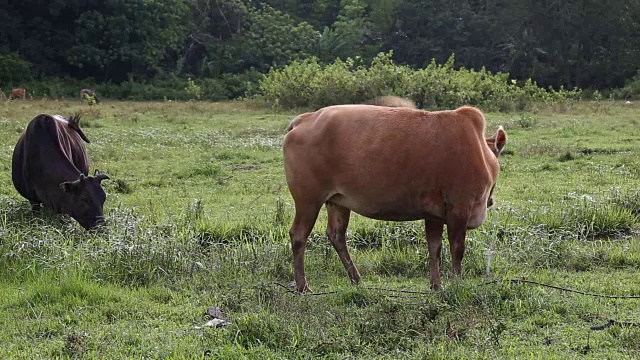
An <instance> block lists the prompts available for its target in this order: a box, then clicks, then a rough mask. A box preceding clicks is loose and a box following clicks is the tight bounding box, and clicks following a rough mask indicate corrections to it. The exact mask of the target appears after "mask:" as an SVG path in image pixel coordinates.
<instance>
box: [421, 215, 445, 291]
mask: <svg viewBox="0 0 640 360" xmlns="http://www.w3.org/2000/svg"><path fill="white" fill-rule="evenodd" d="M443 228H444V224H443V223H442V222H439V221H431V220H425V221H424V229H425V235H426V237H427V244H428V246H429V278H430V280H431V288H432V289H433V290H440V289H442V283H441V281H440V253H441V251H442V229H443Z"/></svg>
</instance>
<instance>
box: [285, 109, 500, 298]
mask: <svg viewBox="0 0 640 360" xmlns="http://www.w3.org/2000/svg"><path fill="white" fill-rule="evenodd" d="M484 131H485V119H484V116H483V114H482V113H481V112H480V110H478V109H476V108H472V107H461V108H459V109H457V110H450V111H436V112H427V111H422V110H415V109H408V108H391V107H383V106H372V105H338V106H330V107H326V108H323V109H320V110H318V111H316V112H311V113H306V114H302V115H299V116H297V117H296V118H295V119H293V121H292V122H291V124H290V125H289V128H288V133H287V135H286V136H285V138H284V145H283V152H284V167H285V173H286V178H287V184H288V185H289V190H290V192H291V195H292V196H293V200H294V202H295V209H296V214H295V218H294V220H293V225H292V226H291V230H290V235H291V247H292V250H293V257H294V275H295V282H296V290H298V291H300V292H302V291H309V290H310V289H309V286H308V283H307V279H306V277H305V272H304V249H305V245H306V242H307V237H308V236H309V233H310V232H311V230H312V229H313V226H314V224H315V222H316V219H317V216H318V212H319V211H320V208H321V207H322V204H324V203H326V204H327V212H328V220H329V223H328V227H327V235H328V236H329V239H330V240H331V242H332V243H333V246H334V247H335V249H336V251H337V252H338V255H339V256H340V260H341V261H342V263H343V265H344V267H345V268H346V270H347V272H348V274H349V277H350V278H351V280H352V282H353V283H358V282H359V281H360V273H359V272H358V270H357V268H356V266H355V265H354V263H353V262H352V261H351V258H350V256H349V251H348V249H347V245H346V241H345V234H346V230H347V225H348V224H349V217H350V213H351V211H355V212H356V213H358V214H361V215H363V216H366V217H369V218H373V219H378V220H389V221H410V220H421V219H424V221H425V230H426V236H427V242H428V245H429V267H430V278H431V287H432V288H433V289H440V288H441V281H440V269H439V262H440V250H441V247H442V233H443V228H444V225H445V224H446V225H447V232H448V237H449V245H450V248H451V254H452V259H453V271H454V273H455V274H460V271H461V263H462V256H463V254H464V247H465V236H466V232H467V229H471V228H475V227H478V226H480V225H481V224H482V223H483V222H484V220H485V217H486V214H487V207H488V206H490V205H491V204H492V203H493V199H492V195H493V194H492V193H493V188H494V186H495V183H496V179H497V177H498V173H499V171H500V165H499V163H498V155H499V154H500V152H501V151H502V149H503V147H504V145H505V143H506V133H505V132H504V130H503V129H502V127H500V128H498V131H497V133H496V134H495V135H494V136H493V137H491V138H489V139H486V140H485V138H484Z"/></svg>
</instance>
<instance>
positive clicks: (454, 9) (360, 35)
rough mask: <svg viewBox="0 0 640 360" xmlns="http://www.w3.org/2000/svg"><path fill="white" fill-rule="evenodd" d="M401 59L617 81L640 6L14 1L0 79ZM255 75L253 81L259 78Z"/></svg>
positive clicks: (507, 0)
mask: <svg viewBox="0 0 640 360" xmlns="http://www.w3.org/2000/svg"><path fill="white" fill-rule="evenodd" d="M389 51H392V52H393V59H394V61H395V62H396V63H398V64H401V65H408V66H411V67H413V68H416V69H419V68H424V67H426V66H428V65H429V64H430V63H431V60H432V59H435V60H436V62H438V63H444V62H446V61H447V59H449V58H450V56H451V55H452V54H455V64H454V66H455V67H456V68H460V67H464V68H467V69H476V70H480V69H482V68H483V67H484V68H485V69H486V70H488V71H489V72H492V73H496V72H504V73H509V74H510V75H511V77H512V78H516V79H528V78H531V79H533V80H535V81H536V82H537V83H538V84H539V85H542V86H545V87H547V86H552V87H554V88H560V87H561V86H563V87H565V88H569V89H573V88H595V89H606V88H614V87H621V86H623V85H624V84H625V81H627V80H629V79H631V78H632V77H633V76H635V75H636V74H638V70H639V69H640V2H638V1H633V0H609V1H606V2H605V1H601V0H598V1H596V0H564V1H558V0H267V1H250V0H21V1H14V0H9V1H6V2H2V3H1V4H0V83H12V84H13V83H16V82H19V81H24V80H34V79H35V80H37V79H42V78H46V77H70V78H76V79H83V78H93V79H95V81H97V82H112V83H119V82H123V81H127V80H136V81H137V80H140V81H143V80H145V79H152V78H169V77H175V76H179V77H183V78H186V77H193V78H221V77H224V76H227V75H229V74H235V75H238V74H248V75H247V78H248V79H253V78H255V76H254V75H255V74H261V73H266V72H268V71H269V70H270V69H271V68H273V67H276V68H281V67H283V66H285V65H287V64H289V63H291V62H292V61H294V60H301V59H306V58H310V57H316V58H317V59H318V61H320V62H321V63H326V64H329V63H332V62H334V61H335V60H336V59H338V58H340V59H343V60H344V59H346V58H352V59H355V60H356V61H360V62H362V63H365V64H366V63H368V62H370V61H371V60H372V59H374V58H375V57H376V55H377V54H379V53H380V52H385V53H386V52H389ZM252 74H253V75H252Z"/></svg>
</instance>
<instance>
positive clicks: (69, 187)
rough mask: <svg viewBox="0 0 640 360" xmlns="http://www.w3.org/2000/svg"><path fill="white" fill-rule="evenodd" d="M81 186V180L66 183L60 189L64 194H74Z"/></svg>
mask: <svg viewBox="0 0 640 360" xmlns="http://www.w3.org/2000/svg"><path fill="white" fill-rule="evenodd" d="M79 186H80V181H79V180H75V181H65V182H63V183H61V184H60V189H62V191H64V192H73V191H76V190H77V189H78V187H79Z"/></svg>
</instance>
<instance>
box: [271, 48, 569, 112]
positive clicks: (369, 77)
mask: <svg viewBox="0 0 640 360" xmlns="http://www.w3.org/2000/svg"><path fill="white" fill-rule="evenodd" d="M392 55H393V53H392V52H389V53H386V54H385V53H381V54H379V55H378V56H377V57H376V58H374V59H373V61H372V63H371V65H370V66H369V67H367V66H365V65H363V64H360V63H359V61H356V60H353V59H350V58H349V59H347V60H346V61H342V60H340V59H337V60H336V61H335V62H334V63H332V64H329V65H323V64H320V63H319V62H318V60H317V59H315V58H311V59H306V60H304V61H294V62H293V63H291V64H290V65H288V66H287V67H285V68H282V69H276V68H272V69H271V71H270V72H269V73H268V74H267V75H266V76H265V77H264V78H263V79H262V80H260V83H259V91H260V94H261V97H262V98H263V100H265V101H266V102H267V103H269V104H271V105H272V106H273V107H276V108H296V107H306V108H320V107H323V106H328V105H335V104H345V103H362V102H366V101H367V100H370V99H372V98H374V97H376V96H380V95H398V96H402V97H407V98H410V99H411V100H413V101H414V102H415V103H416V104H417V105H418V106H419V107H422V108H434V109H435V108H455V107H458V106H461V105H475V106H480V107H482V108H483V109H485V110H500V111H510V110H524V109H526V108H529V107H531V106H532V105H533V104H535V103H544V104H556V103H563V102H569V101H573V100H574V99H577V98H578V97H579V95H580V91H579V90H573V91H567V90H565V89H562V88H561V89H560V90H558V91H555V90H553V89H543V88H540V87H538V86H537V84H536V83H535V82H534V81H532V80H531V79H529V80H526V81H524V82H522V83H520V84H518V82H516V81H515V80H509V74H506V73H497V74H492V73H491V72H489V71H487V70H486V69H484V68H482V69H480V71H475V70H470V69H465V68H460V69H457V70H456V69H454V68H453V64H454V57H453V55H452V56H451V57H450V58H449V60H448V61H447V62H446V63H444V64H437V63H436V62H435V60H433V61H432V62H431V63H430V64H429V65H428V66H427V67H426V68H424V69H418V70H414V69H411V68H409V67H407V66H401V65H396V64H394V62H393V60H392Z"/></svg>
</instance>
